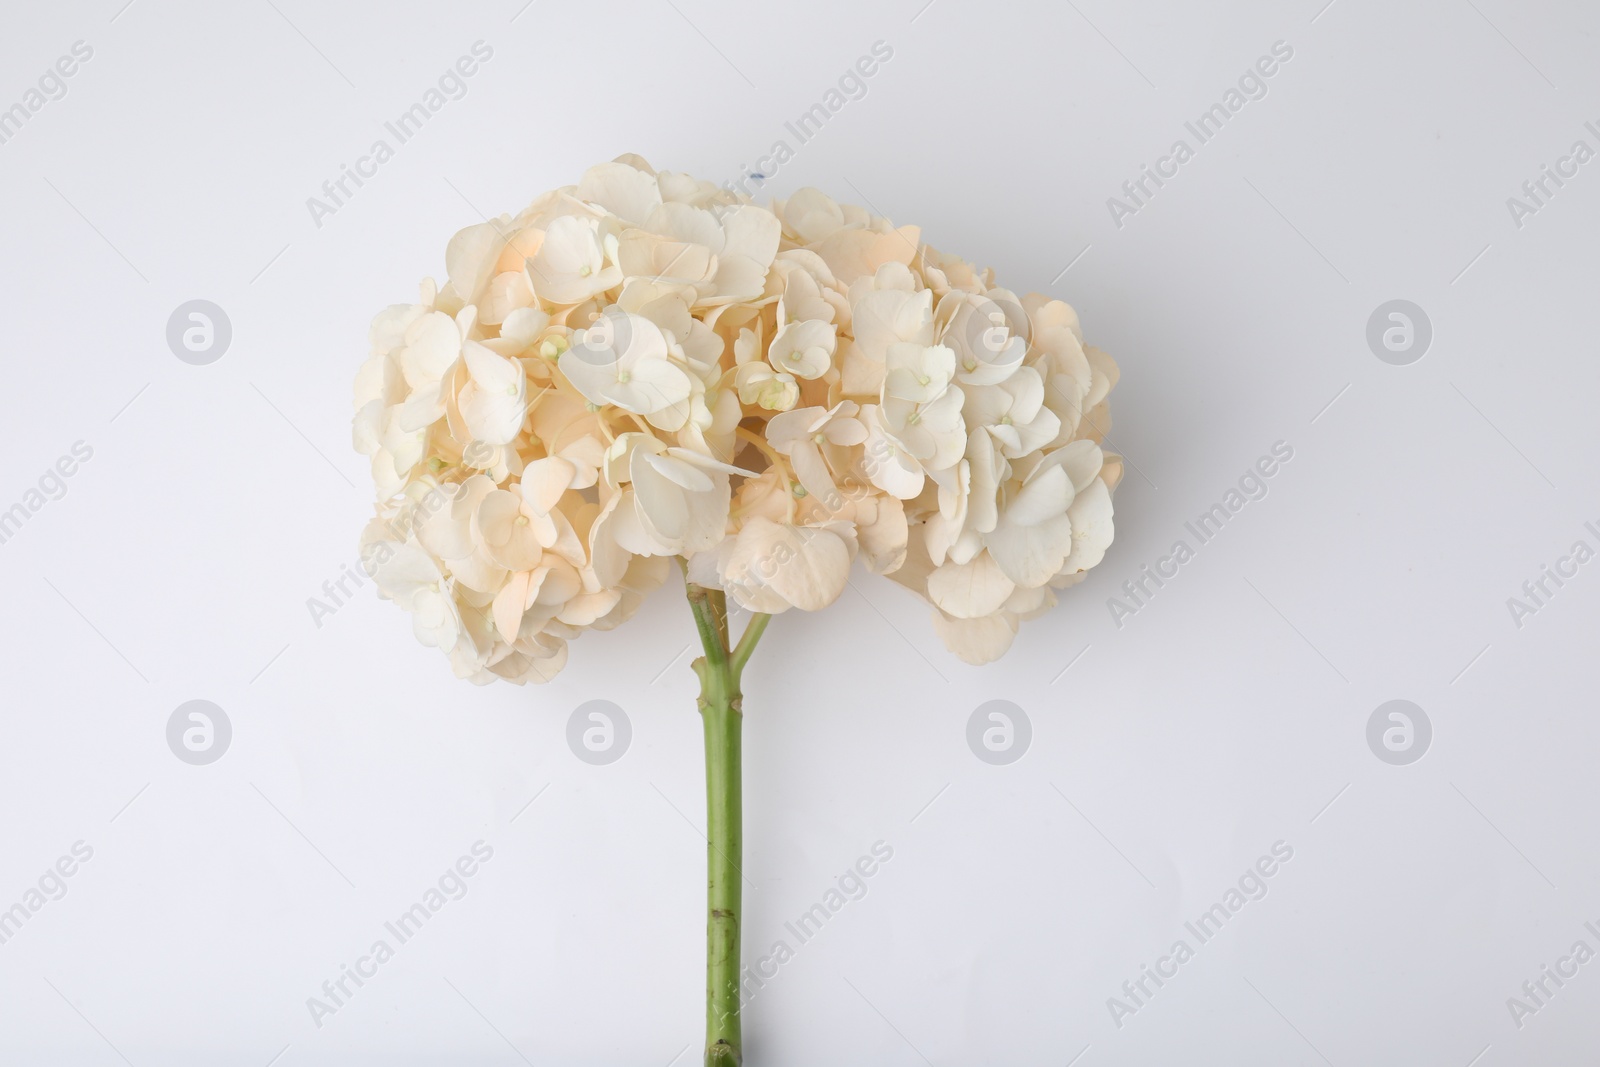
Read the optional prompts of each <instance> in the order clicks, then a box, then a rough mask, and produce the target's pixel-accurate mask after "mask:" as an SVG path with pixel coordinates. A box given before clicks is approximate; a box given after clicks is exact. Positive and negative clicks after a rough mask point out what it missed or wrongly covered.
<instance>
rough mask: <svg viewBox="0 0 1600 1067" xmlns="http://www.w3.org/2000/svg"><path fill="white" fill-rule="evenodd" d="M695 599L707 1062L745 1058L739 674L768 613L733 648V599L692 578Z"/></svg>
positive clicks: (721, 1066) (715, 1066) (726, 1066)
mask: <svg viewBox="0 0 1600 1067" xmlns="http://www.w3.org/2000/svg"><path fill="white" fill-rule="evenodd" d="M688 594H689V606H690V608H691V609H692V610H693V612H694V618H695V625H696V626H697V627H698V629H699V631H700V643H701V645H702V646H703V647H704V649H705V656H704V657H702V658H701V659H698V660H696V661H695V664H694V669H695V673H696V674H697V675H699V677H700V718H701V720H702V722H703V724H704V727H705V742H706V1048H705V1064H706V1067H738V1065H739V1064H741V1063H742V1062H743V1060H744V1043H743V1039H742V1037H741V1035H740V1027H739V962H740V956H739V922H740V917H741V915H742V914H743V904H742V885H741V880H742V879H743V877H744V874H743V872H742V871H741V870H740V868H739V865H740V863H741V862H742V854H743V849H744V825H743V822H744V820H743V805H742V802H741V797H740V783H741V769H740V727H741V725H742V723H743V720H744V711H743V708H742V706H741V702H742V699H743V694H742V693H741V692H740V688H739V684H740V678H741V676H742V675H743V673H744V666H745V664H746V663H747V662H748V661H749V659H750V654H751V653H752V652H753V651H755V646H756V642H758V641H759V640H760V639H761V634H762V631H763V630H765V629H766V625H767V620H768V619H769V618H770V616H767V615H756V616H755V618H753V619H752V620H751V622H750V625H749V627H747V628H746V630H745V632H744V636H743V637H742V638H741V639H740V641H739V644H738V647H737V648H736V649H735V650H734V651H733V652H732V654H731V655H730V653H729V651H728V612H727V600H726V598H725V597H724V595H723V593H722V591H721V590H719V589H707V588H704V587H703V586H698V585H694V584H692V583H689V584H688Z"/></svg>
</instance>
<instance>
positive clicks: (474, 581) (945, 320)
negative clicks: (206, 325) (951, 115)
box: [354, 156, 1122, 683]
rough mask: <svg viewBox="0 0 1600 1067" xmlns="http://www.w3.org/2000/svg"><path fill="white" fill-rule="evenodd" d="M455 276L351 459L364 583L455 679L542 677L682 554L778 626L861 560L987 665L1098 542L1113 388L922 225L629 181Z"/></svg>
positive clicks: (367, 418) (817, 205) (411, 339)
mask: <svg viewBox="0 0 1600 1067" xmlns="http://www.w3.org/2000/svg"><path fill="white" fill-rule="evenodd" d="M445 261H446V270H447V274H448V276H447V279H446V281H445V282H444V284H443V285H438V284H436V283H435V282H434V281H432V280H431V279H430V280H426V281H424V282H423V284H422V287H421V293H420V295H419V298H418V300H417V301H416V302H415V303H411V304H401V305H396V306H393V307H390V308H388V309H387V310H385V311H383V312H382V313H380V314H379V315H378V316H377V318H376V319H375V320H374V321H373V324H372V329H371V334H370V354H369V357H368V359H367V361H366V363H365V364H364V365H363V366H362V368H361V371H360V373H359V374H358V376H357V379H356V387H355V405H356V416H355V425H354V440H355V445H356V448H357V450H358V451H360V452H362V453H363V454H364V455H366V456H367V457H368V458H369V459H370V461H371V465H372V476H373V482H374V485H375V486H376V489H377V498H378V503H377V509H376V514H375V515H374V518H373V520H372V521H371V523H369V524H368V526H367V528H366V530H365V531H364V533H363V535H362V553H363V559H364V561H365V562H366V565H367V568H368V570H369V571H370V572H371V573H372V575H373V577H374V578H375V581H376V584H377V587H378V589H379V591H380V593H381V595H383V596H385V597H387V598H388V599H391V600H394V601H395V602H397V603H398V604H400V606H401V607H403V608H405V609H406V610H407V611H408V612H409V613H410V614H411V617H412V621H413V626H414V629H415V632H416V635H417V638H418V640H420V641H421V642H422V643H423V644H426V645H431V646H434V647H436V648H438V649H440V650H441V651H442V652H444V653H445V654H446V655H447V656H448V657H449V659H450V661H451V663H452V665H453V667H454V669H455V671H456V673H457V674H459V675H461V676H462V677H466V678H470V679H472V680H474V681H477V682H488V681H491V680H493V679H495V678H503V679H507V680H510V681H514V682H519V683H521V682H528V681H545V680H548V679H549V678H551V677H552V676H553V675H554V674H555V673H556V672H557V671H558V670H560V668H561V667H562V665H563V664H564V663H565V662H566V655H567V642H568V641H569V640H570V639H572V638H574V637H576V636H578V635H579V634H580V633H582V632H583V631H584V630H587V629H609V628H611V627H613V626H616V625H617V624H619V623H621V622H622V621H624V620H625V619H627V618H628V617H629V615H631V614H632V613H633V612H634V611H635V610H636V609H637V608H638V606H639V604H640V602H641V601H642V600H643V598H644V596H645V595H646V594H648V593H649V592H650V591H651V590H653V589H654V588H655V587H657V586H659V585H661V584H662V583H663V582H664V581H665V580H666V578H667V574H668V571H669V569H670V567H671V564H672V557H678V558H679V559H681V560H683V561H684V562H685V564H686V566H687V568H688V574H689V576H690V578H691V579H692V580H693V581H696V582H699V583H701V584H705V585H714V586H719V587H721V588H723V589H725V590H726V591H727V593H728V595H729V596H730V597H731V598H733V599H734V600H735V601H736V602H738V603H739V604H740V605H742V606H744V607H746V608H748V609H750V610H752V611H758V612H767V613H774V612H781V611H786V610H788V609H789V608H800V609H802V610H806V611H816V610H819V609H821V608H823V607H826V606H827V605H828V604H830V603H832V602H833V601H834V600H835V599H837V598H838V597H839V595H840V594H841V592H842V591H843V589H844V587H845V584H846V580H847V577H848V574H849V571H850V567H851V566H852V564H853V562H854V561H855V560H856V559H857V558H858V557H859V558H860V559H861V560H862V562H863V564H864V565H865V566H866V567H867V568H868V569H870V570H872V571H875V572H877V573H880V574H884V575H887V576H889V577H890V578H892V579H894V580H895V581H897V582H899V583H900V584H902V585H904V586H905V587H906V588H908V589H910V590H912V591H913V592H915V593H916V594H917V595H919V596H921V597H922V598H923V599H924V600H926V601H927V602H928V603H929V604H930V605H931V607H932V609H933V620H934V626H935V629H936V630H937V632H938V633H939V635H940V637H941V638H942V639H943V640H944V641H945V643H946V644H947V645H948V646H949V647H950V649H951V650H952V651H953V652H955V653H956V654H957V655H959V656H960V657H961V658H963V659H965V660H967V661H968V662H972V663H984V662H988V661H990V660H992V659H995V658H996V657H998V656H999V655H1001V654H1002V653H1004V652H1005V650H1006V649H1007V648H1008V647H1009V646H1010V643H1011V640H1012V637H1013V636H1014V635H1015V633H1016V630H1017V625H1018V623H1019V622H1020V620H1022V619H1024V618H1030V617H1032V616H1034V615H1037V614H1039V613H1041V612H1043V611H1045V610H1046V609H1048V608H1049V607H1050V606H1051V605H1052V604H1054V603H1055V591H1056V590H1058V589H1063V588H1065V587H1067V586H1069V585H1072V584H1074V583H1076V582H1078V581H1080V580H1081V579H1082V578H1083V576H1084V573H1085V572H1086V571H1087V570H1088V569H1089V568H1090V567H1093V566H1094V565H1095V564H1096V563H1098V562H1099V561H1100V559H1101V557H1102V556H1103V555H1104V553H1105V551H1106V548H1107V547H1108V546H1109V545H1110V544H1111V538H1112V505H1111V494H1112V490H1114V489H1115V488H1116V486H1117V483H1118V481H1119V480H1120V478H1121V474H1122V462H1121V460H1120V458H1118V457H1117V456H1115V455H1112V454H1108V453H1106V452H1104V451H1103V450H1102V448H1101V441H1102V440H1103V438H1104V433H1105V431H1106V429H1107V428H1108V427H1109V422H1110V416H1109V413H1108V410H1107V406H1106V404H1107V396H1108V394H1109V393H1110V391H1111V388H1112V386H1113V385H1115V384H1116V379H1117V368H1116V365H1115V364H1114V363H1113V362H1112V361H1111V359H1110V357H1108V356H1106V355H1105V354H1104V353H1102V352H1100V351H1099V350H1098V349H1096V348H1093V347H1091V346H1087V345H1085V344H1084V343H1083V334H1082V330H1081V328H1080V326H1079V323H1078V318H1077V315H1076V313H1075V312H1074V311H1073V310H1072V308H1071V307H1069V306H1068V305H1066V304H1065V303H1063V302H1061V301H1059V300H1053V299H1050V298H1049V297H1045V296H1041V295H1038V294H1030V295H1028V296H1022V297H1019V296H1017V295H1015V294H1013V293H1012V292H1010V291H1008V290H1005V289H1000V288H997V287H995V286H994V285H993V277H992V275H991V273H990V272H988V271H986V270H979V269H977V268H976V267H974V266H973V265H971V264H969V263H967V262H965V261H964V260H961V259H959V258H957V257H955V256H951V255H948V254H946V253H942V252H939V251H937V250H935V249H933V248H931V247H929V246H928V245H926V244H923V243H922V242H921V238H920V234H919V231H918V230H917V229H916V228H915V227H895V226H894V225H893V224H891V223H890V222H889V221H888V220H887V219H883V218H878V217H875V216H873V215H872V214H871V213H869V212H868V211H866V210H864V209H862V208H859V207H854V206H850V205H842V204H839V203H837V202H836V201H834V200H833V199H831V198H830V197H828V196H826V195H824V194H822V193H820V192H817V191H816V190H813V189H804V190H801V191H800V192H798V193H796V194H795V195H794V196H792V197H790V198H788V199H787V200H782V201H775V202H774V203H773V204H772V205H771V207H770V208H768V207H761V206H758V205H755V204H753V203H750V202H748V201H747V200H745V199H743V198H741V197H739V196H737V195H736V194H733V193H730V192H728V191H726V190H724V189H721V188H718V187H717V186H715V185H712V184H710V183H708V182H703V181H699V180H696V179H694V178H691V177H689V176H687V175H683V174H676V173H670V172H659V173H658V172H656V171H655V170H653V169H652V168H651V167H650V166H649V165H648V164H646V163H645V162H644V161H643V160H641V159H639V158H637V157H634V156H626V157H622V158H620V159H618V160H616V161H614V162H611V163H602V164H600V165H599V166H597V167H594V168H591V169H590V170H589V171H588V173H586V174H585V175H584V176H583V178H582V180H581V181H579V182H578V184H577V185H573V186H568V187H565V188H562V189H557V190H555V191H553V192H550V193H547V194H545V195H543V196H541V197H539V198H538V199H537V200H535V201H534V202H533V204H532V205H530V206H529V207H528V208H527V209H526V210H525V211H523V212H522V213H521V214H519V215H517V216H515V217H512V216H501V217H500V218H498V219H495V220H493V221H490V222H486V223H483V224H481V225H476V226H469V227H468V228H467V229H465V230H462V231H461V232H460V233H458V234H456V236H455V237H454V238H452V239H451V241H450V243H449V245H448V247H447V248H446V251H445Z"/></svg>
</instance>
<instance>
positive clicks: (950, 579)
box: [928, 552, 1016, 619]
mask: <svg viewBox="0 0 1600 1067" xmlns="http://www.w3.org/2000/svg"><path fill="white" fill-rule="evenodd" d="M1015 589H1016V584H1015V583H1014V582H1012V581H1011V579H1010V578H1007V577H1006V576H1005V574H1004V573H1003V572H1002V571H1001V570H1000V566H999V564H997V563H996V562H995V560H994V557H992V556H990V555H989V553H987V552H980V553H979V554H978V555H976V556H974V557H973V558H972V559H971V560H970V561H969V562H967V563H961V564H957V563H951V562H946V563H944V564H943V565H941V566H939V567H936V568H934V571H933V573H932V574H930V575H928V598H929V599H930V600H932V601H933V603H934V605H935V606H936V607H938V608H939V610H941V611H943V612H944V613H945V614H947V615H949V616H951V617H952V618H956V619H972V618H977V617H978V616H980V615H990V614H993V613H994V612H996V611H999V610H1000V606H1001V605H1002V604H1004V603H1005V602H1006V599H1007V598H1008V597H1009V596H1011V593H1012V591H1013V590H1015Z"/></svg>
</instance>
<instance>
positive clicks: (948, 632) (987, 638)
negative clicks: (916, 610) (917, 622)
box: [933, 610, 1017, 667]
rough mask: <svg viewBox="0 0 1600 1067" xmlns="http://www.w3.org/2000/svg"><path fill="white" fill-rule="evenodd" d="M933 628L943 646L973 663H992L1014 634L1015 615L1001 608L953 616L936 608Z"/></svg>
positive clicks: (1006, 647)
mask: <svg viewBox="0 0 1600 1067" xmlns="http://www.w3.org/2000/svg"><path fill="white" fill-rule="evenodd" d="M933 629H934V632H936V633H937V634H938V635H939V639H940V640H941V641H943V642H944V645H945V647H946V648H948V649H949V650H950V651H951V652H953V653H955V654H956V655H957V656H958V657H960V658H961V660H962V661H963V662H965V663H970V664H972V665H973V666H974V667H981V666H983V665H984V664H985V663H993V662H994V661H995V660H997V659H999V658H1000V657H1001V656H1003V655H1005V654H1006V652H1007V650H1009V649H1010V648H1011V642H1012V640H1013V639H1014V638H1015V637H1016V636H1017V623H1016V618H1015V616H1013V615H1010V614H1008V613H1003V612H1002V613H996V614H994V615H985V616H983V617H981V618H977V619H952V618H950V617H949V616H948V615H945V614H944V613H943V612H940V611H938V610H935V611H934V613H933Z"/></svg>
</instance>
